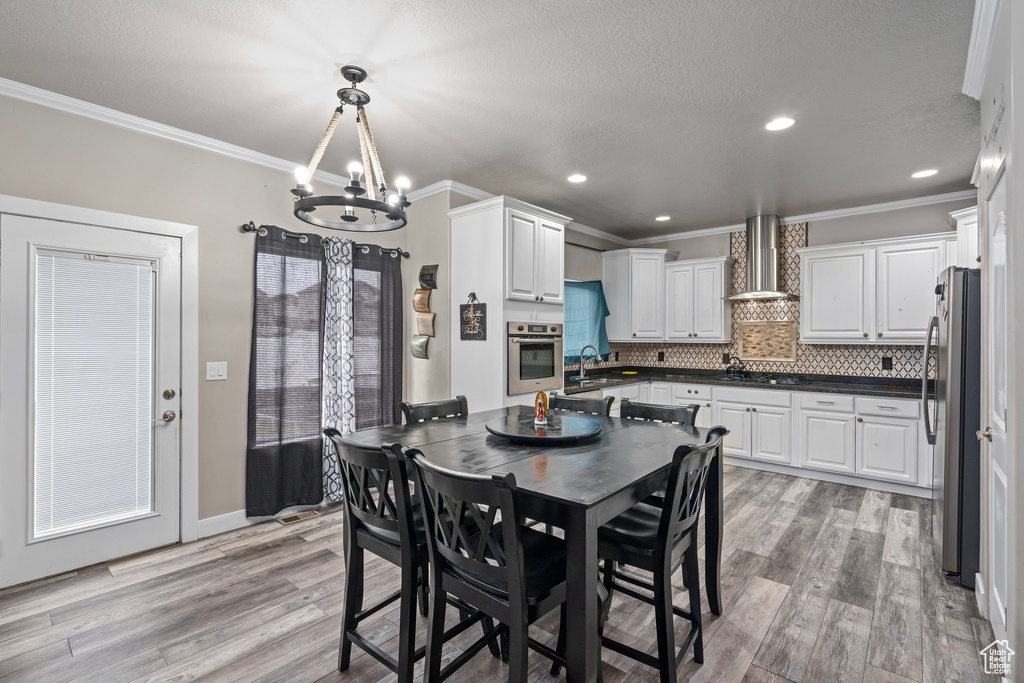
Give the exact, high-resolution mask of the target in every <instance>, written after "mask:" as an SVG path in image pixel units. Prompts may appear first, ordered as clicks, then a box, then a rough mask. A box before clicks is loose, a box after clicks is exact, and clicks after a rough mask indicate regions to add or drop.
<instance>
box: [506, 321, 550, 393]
mask: <svg viewBox="0 0 1024 683" xmlns="http://www.w3.org/2000/svg"><path fill="white" fill-rule="evenodd" d="M562 374H563V367H562V325H561V323H536V322H534V323H529V322H519V323H517V322H510V323H509V324H508V395H509V396H515V395H516V394H526V393H532V392H535V391H550V390H552V389H560V388H562Z"/></svg>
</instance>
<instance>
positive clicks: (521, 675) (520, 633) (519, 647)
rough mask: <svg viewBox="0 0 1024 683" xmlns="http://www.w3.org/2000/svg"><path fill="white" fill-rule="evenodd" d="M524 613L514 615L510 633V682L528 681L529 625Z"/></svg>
mask: <svg viewBox="0 0 1024 683" xmlns="http://www.w3.org/2000/svg"><path fill="white" fill-rule="evenodd" d="M525 616H526V615H525V614H524V615H514V616H513V617H512V621H513V622H517V623H513V624H511V625H510V626H509V629H508V630H509V635H508V680H509V683H526V674H527V672H528V671H529V663H528V659H529V654H530V648H529V645H528V643H527V637H528V635H529V633H528V629H529V626H528V625H527V624H526V620H525Z"/></svg>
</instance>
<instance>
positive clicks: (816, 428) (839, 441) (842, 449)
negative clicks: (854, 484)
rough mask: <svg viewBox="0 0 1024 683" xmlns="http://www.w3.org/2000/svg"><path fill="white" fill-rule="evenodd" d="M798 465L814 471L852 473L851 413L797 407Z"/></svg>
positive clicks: (853, 431)
mask: <svg viewBox="0 0 1024 683" xmlns="http://www.w3.org/2000/svg"><path fill="white" fill-rule="evenodd" d="M799 414H800V435H799V436H800V453H801V456H800V457H801V464H802V465H803V466H804V467H807V468H811V469H816V470H830V471H832V472H843V473H846V474H853V473H854V448H855V446H854V444H855V429H854V415H853V413H833V412H826V411H818V410H803V409H801V410H800V413H799Z"/></svg>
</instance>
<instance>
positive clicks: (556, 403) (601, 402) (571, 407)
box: [548, 396, 615, 417]
mask: <svg viewBox="0 0 1024 683" xmlns="http://www.w3.org/2000/svg"><path fill="white" fill-rule="evenodd" d="M614 402H615V397H614V396H605V397H604V398H579V397H577V396H552V397H551V399H550V401H549V402H548V407H549V408H551V409H552V410H565V411H569V412H573V413H589V414H590V415H603V416H605V417H608V416H609V415H611V414H612V403H614Z"/></svg>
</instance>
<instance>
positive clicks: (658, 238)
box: [626, 223, 747, 247]
mask: <svg viewBox="0 0 1024 683" xmlns="http://www.w3.org/2000/svg"><path fill="white" fill-rule="evenodd" d="M746 227H747V226H746V224H745V223H737V224H736V225H720V226H718V227H717V228H705V229H703V230H689V231H687V232H674V233H672V234H670V235H654V236H651V237H640V238H637V239H635V240H629V241H628V242H626V244H628V245H629V246H631V247H640V246H643V245H645V244H658V243H659V242H671V241H672V240H686V239H691V238H694V237H708V236H710V235H721V234H724V233H728V232H736V231H737V230H744V229H746Z"/></svg>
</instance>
